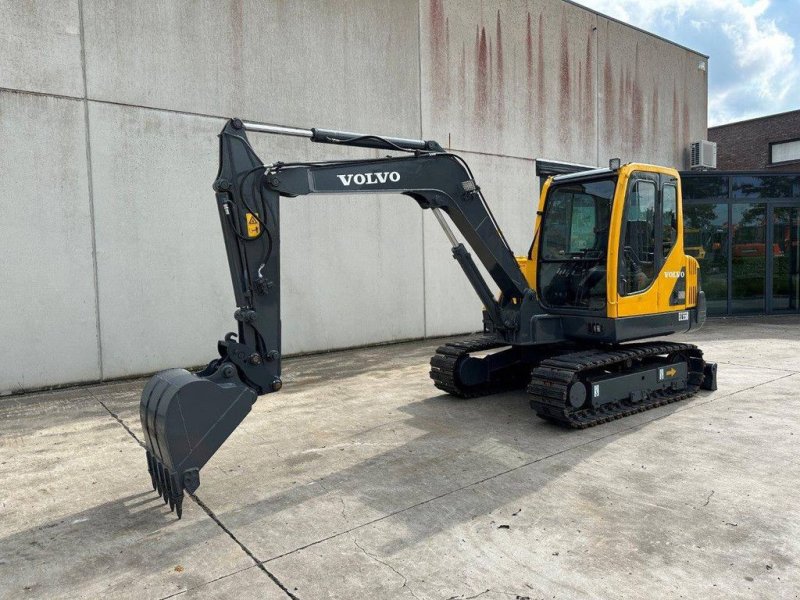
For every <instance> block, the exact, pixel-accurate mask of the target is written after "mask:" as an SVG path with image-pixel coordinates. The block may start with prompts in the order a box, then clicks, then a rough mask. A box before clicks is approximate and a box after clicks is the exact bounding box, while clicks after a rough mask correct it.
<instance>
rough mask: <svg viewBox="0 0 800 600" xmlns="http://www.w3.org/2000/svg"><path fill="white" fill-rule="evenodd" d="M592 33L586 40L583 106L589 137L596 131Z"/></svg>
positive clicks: (585, 126)
mask: <svg viewBox="0 0 800 600" xmlns="http://www.w3.org/2000/svg"><path fill="white" fill-rule="evenodd" d="M593 37H594V36H593V35H592V31H591V30H589V35H588V37H587V38H586V82H585V88H586V92H585V94H584V96H583V98H584V101H583V103H582V104H581V108H582V109H583V110H582V112H583V128H584V131H586V133H587V135H589V134H591V132H593V131H594V119H595V114H594V102H595V91H594V44H593V43H592V42H593V41H594V40H593Z"/></svg>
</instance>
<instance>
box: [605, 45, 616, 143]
mask: <svg viewBox="0 0 800 600" xmlns="http://www.w3.org/2000/svg"><path fill="white" fill-rule="evenodd" d="M603 96H604V98H603V101H604V109H605V121H606V122H605V135H606V142H607V143H608V142H610V141H611V140H613V139H614V131H615V129H616V126H617V124H616V122H615V121H616V116H617V109H616V99H615V97H614V71H613V69H612V67H611V57H610V56H609V54H608V50H607V49H606V59H605V64H604V65H603Z"/></svg>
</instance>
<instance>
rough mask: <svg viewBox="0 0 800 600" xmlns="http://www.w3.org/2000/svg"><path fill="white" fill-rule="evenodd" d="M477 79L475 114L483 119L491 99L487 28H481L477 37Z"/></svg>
mask: <svg viewBox="0 0 800 600" xmlns="http://www.w3.org/2000/svg"><path fill="white" fill-rule="evenodd" d="M475 55H476V57H477V61H476V65H477V67H476V71H477V72H476V78H475V114H476V115H477V116H478V117H483V115H485V114H486V109H487V107H488V97H489V48H488V44H487V41H486V28H485V27H481V28H480V30H479V33H478V36H477V44H476V47H475Z"/></svg>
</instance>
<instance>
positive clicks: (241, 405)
mask: <svg viewBox="0 0 800 600" xmlns="http://www.w3.org/2000/svg"><path fill="white" fill-rule="evenodd" d="M207 371H208V370H207ZM207 371H204V372H203V375H205V374H206V373H207ZM216 375H217V373H214V374H212V375H210V377H214V378H216ZM256 397H257V396H256V393H255V391H254V390H253V389H252V388H250V387H248V386H247V385H245V384H244V383H242V382H241V381H240V380H239V379H238V378H235V377H232V378H230V377H229V379H228V380H223V381H219V382H218V381H213V380H211V379H210V378H206V377H204V376H197V375H193V374H192V373H189V371H186V370H185V369H169V370H167V371H161V372H160V373H156V374H155V375H153V377H152V378H151V379H150V381H149V382H148V383H147V385H146V386H145V388H144V390H143V391H142V399H141V402H140V404H139V412H140V416H141V420H142V429H143V430H144V437H145V445H146V449H147V469H148V471H149V473H150V480H151V482H152V484H153V489H154V490H156V491H157V492H158V493H159V495H160V496H161V497H162V498H163V499H164V503H165V504H169V507H170V510H175V511H176V512H177V515H178V518H180V517H181V515H182V513H183V492H184V490H186V491H187V492H189V493H190V494H191V493H194V492H195V490H197V488H198V487H199V486H200V469H201V468H202V467H203V466H204V465H205V464H206V463H207V462H208V460H209V459H210V458H211V457H212V456H213V455H214V453H215V452H216V451H217V449H218V448H219V447H220V446H221V445H222V444H223V443H224V442H225V440H226V439H228V436H229V435H230V434H231V433H232V432H233V430H234V429H236V427H237V426H238V425H239V423H241V422H242V420H243V419H244V418H245V417H246V416H247V413H249V412H250V408H251V406H252V405H253V402H255V400H256Z"/></svg>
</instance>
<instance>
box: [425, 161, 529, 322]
mask: <svg viewBox="0 0 800 600" xmlns="http://www.w3.org/2000/svg"><path fill="white" fill-rule="evenodd" d="M459 154H460V155H461V156H462V157H463V158H464V160H466V161H467V163H468V164H469V166H470V168H471V169H472V172H473V175H474V176H475V180H476V181H477V182H478V185H479V186H481V189H482V190H483V194H484V196H485V197H486V202H487V203H488V204H489V207H490V208H491V210H492V212H493V214H494V216H495V219H496V220H497V222H498V224H499V225H500V227H501V229H502V231H503V234H504V235H505V237H506V239H507V240H508V243H509V245H510V246H511V249H512V251H513V252H514V254H515V255H518V256H522V255H525V254H527V252H528V248H529V246H530V243H531V240H532V238H533V225H534V219H535V216H536V209H537V206H538V200H539V189H538V183H537V178H536V168H535V163H534V162H533V161H531V160H523V159H516V158H504V157H498V156H488V155H482V154H471V153H467V152H460V153H459ZM459 238H461V236H459ZM461 239H463V238H461ZM472 254H473V258H474V259H475V261H476V262H477V257H475V255H474V252H473V253H472ZM482 272H483V275H484V278H485V279H486V281H487V282H488V283H489V284H490V286H491V287H492V289H495V290H496V286H495V285H494V282H493V281H492V280H491V279H489V276H488V274H487V273H486V271H485V270H483V269H482ZM425 311H426V318H427V329H426V333H427V335H429V336H436V335H448V334H452V333H461V332H467V331H480V330H481V328H482V327H483V324H482V321H481V303H480V300H478V297H477V296H476V295H475V291H474V290H473V289H472V287H471V286H470V284H469V282H468V281H467V278H466V277H465V276H464V273H463V271H462V270H461V268H460V267H459V266H458V263H456V261H455V260H454V259H453V255H452V253H451V251H450V244H449V242H448V241H447V238H446V237H445V234H444V232H442V230H441V227H439V224H438V223H437V222H436V219H435V218H434V216H433V215H432V214H430V212H428V211H426V213H425Z"/></svg>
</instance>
